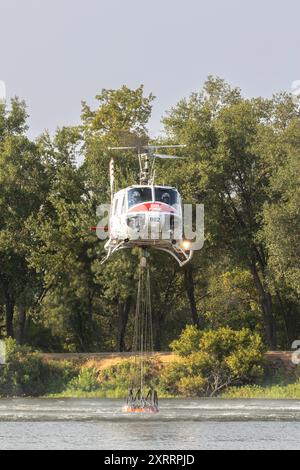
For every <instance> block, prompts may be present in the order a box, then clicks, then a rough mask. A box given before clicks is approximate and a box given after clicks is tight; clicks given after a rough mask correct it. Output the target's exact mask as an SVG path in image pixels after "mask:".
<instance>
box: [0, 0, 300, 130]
mask: <svg viewBox="0 0 300 470" xmlns="http://www.w3.org/2000/svg"><path fill="white" fill-rule="evenodd" d="M299 23H300V1H299V0H185V1H183V0H0V80H4V81H5V83H6V89H7V94H8V97H10V96H14V95H18V96H20V97H21V98H24V99H25V100H26V102H27V104H28V108H29V113H30V121H29V124H30V135H31V136H36V135H38V134H39V133H40V132H42V131H43V130H44V129H45V128H48V129H49V130H50V131H51V132H53V130H54V129H55V128H56V126H61V125H70V124H75V123H77V122H79V116H80V109H81V106H80V102H81V100H86V101H87V102H88V103H90V104H94V100H93V98H94V96H95V95H96V94H97V93H98V92H100V91H101V89H102V88H118V87H120V86H121V85H123V84H126V85H128V86H129V87H137V86H139V85H140V84H141V83H143V84H144V85H145V90H146V92H150V91H152V92H153V93H154V94H155V95H156V96H157V99H156V101H155V104H154V109H153V117H152V120H151V124H150V131H151V134H152V136H155V135H157V134H158V132H159V129H160V128H161V125H160V119H161V116H162V115H163V114H164V112H165V111H166V110H167V109H169V108H170V107H171V106H172V105H174V104H176V102H177V101H178V100H179V99H180V98H182V97H184V96H187V95H189V94H190V93H191V92H192V91H196V90H199V89H200V88H201V86H202V84H203V82H204V80H205V78H206V77H207V76H208V75H211V74H212V75H219V76H220V77H222V78H225V79H226V80H227V81H229V82H230V83H231V84H232V85H237V86H240V87H241V88H242V90H243V92H244V94H245V95H246V96H255V95H262V96H270V95H272V93H273V92H276V91H280V90H288V91H291V84H292V82H293V81H295V80H298V79H300V27H299Z"/></svg>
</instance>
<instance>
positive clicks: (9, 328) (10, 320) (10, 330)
mask: <svg viewBox="0 0 300 470" xmlns="http://www.w3.org/2000/svg"><path fill="white" fill-rule="evenodd" d="M5 307H6V308H5V316H6V334H7V336H8V337H9V338H14V308H15V304H14V301H13V299H12V298H11V297H10V296H9V295H7V296H6V303H5Z"/></svg>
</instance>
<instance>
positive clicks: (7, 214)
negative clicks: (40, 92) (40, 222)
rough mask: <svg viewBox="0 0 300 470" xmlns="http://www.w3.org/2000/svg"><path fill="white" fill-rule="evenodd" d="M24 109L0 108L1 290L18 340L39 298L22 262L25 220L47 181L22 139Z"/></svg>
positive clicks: (9, 329)
mask: <svg viewBox="0 0 300 470" xmlns="http://www.w3.org/2000/svg"><path fill="white" fill-rule="evenodd" d="M26 119H27V114H26V107H25V103H24V102H21V101H19V100H18V99H13V100H12V101H11V107H10V109H8V107H7V106H6V105H5V104H0V289H1V296H2V297H3V299H4V303H5V316H6V334H7V336H10V337H14V336H15V329H14V313H15V309H18V313H19V333H18V339H19V340H20V342H22V340H23V335H24V327H25V318H26V311H27V309H28V308H29V307H30V306H31V305H32V304H33V303H34V302H35V301H36V298H37V297H38V296H39V290H40V282H39V279H38V278H37V276H36V275H35V272H34V271H33V270H32V269H31V268H30V267H29V265H28V263H27V259H26V256H27V247H26V240H28V236H29V234H28V232H27V230H26V228H25V225H26V221H27V219H28V218H29V217H30V216H31V215H32V214H34V213H36V212H37V211H38V210H39V207H40V205H41V204H42V201H43V197H44V194H45V192H46V191H47V179H46V176H45V172H44V167H43V164H42V159H41V156H40V154H39V152H38V148H37V146H36V145H35V143H33V142H31V141H30V140H29V139H28V138H27V137H26V129H27V127H26Z"/></svg>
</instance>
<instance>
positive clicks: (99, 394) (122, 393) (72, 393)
mask: <svg viewBox="0 0 300 470" xmlns="http://www.w3.org/2000/svg"><path fill="white" fill-rule="evenodd" d="M157 392H158V395H159V398H183V397H176V396H174V395H171V394H167V393H166V392H165V391H163V390H160V389H158V390H157ZM127 393H128V390H127V389H125V388H118V387H116V388H111V389H107V388H99V389H98V390H93V391H91V392H84V391H82V390H72V389H69V390H68V389H67V390H65V391H63V392H61V393H52V394H49V395H46V396H44V397H43V398H113V399H114V398H119V399H121V398H126V397H127Z"/></svg>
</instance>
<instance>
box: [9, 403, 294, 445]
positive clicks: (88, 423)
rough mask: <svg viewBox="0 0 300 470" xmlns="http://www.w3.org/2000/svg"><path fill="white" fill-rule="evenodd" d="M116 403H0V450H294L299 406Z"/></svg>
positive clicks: (282, 404) (272, 404) (284, 404)
mask: <svg viewBox="0 0 300 470" xmlns="http://www.w3.org/2000/svg"><path fill="white" fill-rule="evenodd" d="M122 405H123V402H122V401H120V400H102V399H101V400H100V399H99V400H98V399H89V400H86V399H66V400H48V399H47V400H46V399H13V400H0V448H1V449H106V450H110V449H166V450H170V449H188V450H190V449H247V448H248V449H278V448H280V449H299V448H300V401H296V400H285V401H282V400H278V401H273V400H161V402H160V413H159V414H155V415H154V414H152V415H151V414H150V415H149V414H148V415H141V414H137V415H136V414H132V415H128V414H123V413H122V412H121V408H122Z"/></svg>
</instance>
